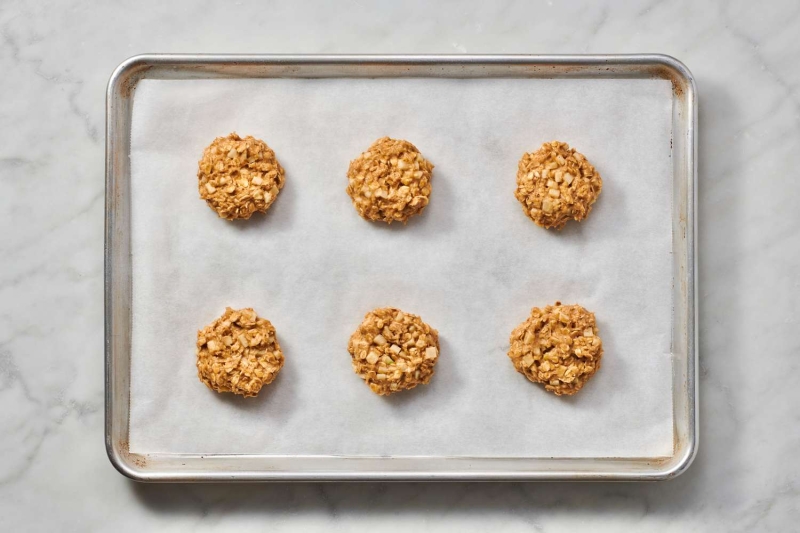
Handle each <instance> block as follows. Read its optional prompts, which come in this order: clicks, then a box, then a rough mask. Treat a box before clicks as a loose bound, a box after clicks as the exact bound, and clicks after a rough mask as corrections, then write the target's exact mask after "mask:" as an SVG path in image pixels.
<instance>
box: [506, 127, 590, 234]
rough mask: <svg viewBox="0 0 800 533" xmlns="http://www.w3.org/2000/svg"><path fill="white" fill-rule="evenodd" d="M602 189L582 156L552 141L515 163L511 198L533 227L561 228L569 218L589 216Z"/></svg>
mask: <svg viewBox="0 0 800 533" xmlns="http://www.w3.org/2000/svg"><path fill="white" fill-rule="evenodd" d="M602 188H603V180H602V179H601V178H600V174H598V173H597V171H596V170H595V168H594V167H593V166H592V165H591V164H590V163H589V162H588V161H587V160H586V158H585V157H584V156H583V154H581V153H579V152H576V151H575V149H574V148H570V147H569V145H568V144H567V143H562V142H559V141H552V142H549V143H544V144H543V145H542V147H541V148H539V149H538V150H536V151H535V152H532V153H526V154H524V155H523V156H522V159H520V160H519V169H518V170H517V190H516V191H515V192H514V196H516V197H517V200H519V202H520V203H521V204H522V209H523V210H524V211H525V214H526V215H528V217H530V219H531V220H533V221H534V222H536V224H538V225H539V226H541V227H543V228H556V229H561V228H563V227H564V224H566V223H567V221H568V220H569V219H574V220H578V221H580V220H583V219H584V218H586V217H587V216H589V212H590V211H591V210H592V204H593V203H594V202H595V200H597V197H598V196H599V195H600V190H601V189H602Z"/></svg>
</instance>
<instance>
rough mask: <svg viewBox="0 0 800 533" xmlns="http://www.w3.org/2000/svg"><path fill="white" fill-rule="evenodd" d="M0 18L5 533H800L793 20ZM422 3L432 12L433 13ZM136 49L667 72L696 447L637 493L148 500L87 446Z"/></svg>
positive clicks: (551, 486) (439, 488)
mask: <svg viewBox="0 0 800 533" xmlns="http://www.w3.org/2000/svg"><path fill="white" fill-rule="evenodd" d="M428 4H429V3H428V2H424V1H414V2H388V1H387V2H374V3H373V2H368V1H366V0H361V1H351V2H339V3H334V2H324V1H318V2H302V3H301V2H282V3H273V2H242V1H236V2H202V3H196V4H195V3H192V2H189V1H185V0H182V1H179V2H172V3H171V2H163V1H138V2H106V3H101V2H86V1H81V0H66V1H63V2H57V3H56V2H53V3H49V2H48V3H44V2H24V1H17V0H6V1H4V2H3V3H2V5H0V43H1V44H0V66H2V72H3V74H4V75H3V77H2V81H0V191H2V192H0V229H1V230H2V231H0V257H2V258H1V259H0V515H2V516H3V523H4V524H6V526H5V527H6V528H8V530H24V531H45V530H47V531H50V530H60V531H102V530H114V531H126V530H132V531H134V530H135V531H140V530H144V531H147V530H155V529H159V530H174V531H187V530H194V529H196V530H212V529H219V530H226V529H231V530H236V531H250V530H252V531H257V530H258V531H260V530H263V529H269V530H270V531H294V530H298V531H304V532H311V531H355V530H371V531H439V530H441V531H476V532H477V531H486V530H487V529H489V528H493V529H496V530H502V531H545V532H558V531H578V530H589V531H621V530H624V529H631V530H635V531H699V530H702V531H788V530H791V529H794V528H796V527H797V526H796V523H797V522H798V521H800V496H799V495H798V484H799V483H800V482H799V481H798V480H799V479H800V459H798V457H797V452H798V450H800V418H798V414H797V413H798V409H797V406H798V402H800V387H797V386H796V385H795V384H794V383H793V379H794V377H795V376H796V375H797V374H798V372H800V358H798V352H799V351H800V343H799V342H798V341H797V339H796V338H794V337H793V335H794V333H793V332H796V331H797V330H796V329H795V328H798V327H800V324H799V323H798V320H799V319H798V317H799V316H800V237H798V232H800V214H798V212H797V207H796V206H797V205H800V181H798V179H797V172H798V171H797V169H798V168H800V150H798V146H800V145H799V144H798V143H800V89H799V87H800V39H798V38H797V35H798V33H800V5H798V4H797V3H796V2H791V1H786V0H784V1H780V2H773V3H771V4H770V7H764V6H759V5H757V3H754V2H749V1H735V2H712V1H709V2H693V1H684V2H676V3H670V2H666V1H658V0H656V1H647V2H626V3H625V5H624V6H623V3H621V2H620V3H617V2H610V1H609V2H591V1H586V2H566V3H562V2H555V1H548V2H535V3H534V2H477V1H476V2H472V3H471V4H470V5H467V4H466V3H459V2H446V3H445V2H442V3H440V4H438V5H437V6H436V7H432V6H430V5H428ZM431 4H432V3H431ZM145 52H187V53H188V52H219V53H255V52H261V53H357V52H361V53H367V52H371V53H635V52H660V53H666V54H670V55H673V56H675V57H677V58H678V59H680V60H681V61H683V62H684V63H686V65H688V67H689V68H690V69H691V70H692V71H693V73H694V76H695V78H696V81H697V86H698V90H699V95H700V104H699V105H700V154H699V160H700V178H699V217H700V227H699V257H700V271H699V276H700V354H701V358H700V363H701V368H700V387H701V404H700V405H701V408H700V414H701V418H700V419H701V440H700V451H699V454H698V456H697V459H696V461H695V463H694V465H693V466H692V467H691V468H690V469H689V471H688V472H687V473H685V474H684V475H682V476H681V477H679V478H678V479H676V480H673V481H670V482H665V483H655V484H644V485H642V484H606V483H597V484H569V483H540V484H533V483H529V484H522V483H520V484H500V483H489V484H455V483H451V484H391V485H380V484H295V485H144V484H137V483H134V482H131V481H129V480H127V479H125V478H124V477H122V476H121V475H120V474H118V473H117V472H116V471H115V470H114V469H113V468H112V466H111V465H110V463H109V461H108V459H107V458H106V455H105V449H104V444H103V421H104V419H103V261H102V259H103V195H104V190H103V158H104V145H103V141H104V98H105V86H106V82H107V80H108V77H109V75H110V74H111V72H112V70H113V69H114V67H116V66H117V65H118V64H119V63H120V62H121V61H122V60H124V59H125V58H127V57H129V56H131V55H135V54H139V53H145Z"/></svg>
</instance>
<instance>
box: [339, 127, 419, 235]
mask: <svg viewBox="0 0 800 533" xmlns="http://www.w3.org/2000/svg"><path fill="white" fill-rule="evenodd" d="M432 171H433V165H432V164H431V163H430V162H429V161H428V160H426V159H425V158H424V157H422V154H421V153H419V150H417V148H416V147H415V146H414V145H413V144H411V143H410V142H408V141H402V140H395V139H390V138H389V137H382V138H380V139H378V140H377V141H375V142H374V143H372V146H370V147H369V149H368V150H367V151H366V152H364V153H363V154H361V155H360V156H358V157H357V158H356V159H354V160H353V161H351V162H350V168H349V169H348V170H347V194H348V195H350V199H351V200H352V201H353V206H355V208H356V211H358V214H359V215H361V216H362V217H363V218H365V219H367V220H380V221H383V222H387V223H389V224H391V223H392V222H394V221H400V222H403V223H405V222H407V221H408V219H409V218H410V217H412V216H414V215H417V214H419V213H421V212H422V210H423V209H425V206H426V205H428V202H429V201H430V196H431V172H432Z"/></svg>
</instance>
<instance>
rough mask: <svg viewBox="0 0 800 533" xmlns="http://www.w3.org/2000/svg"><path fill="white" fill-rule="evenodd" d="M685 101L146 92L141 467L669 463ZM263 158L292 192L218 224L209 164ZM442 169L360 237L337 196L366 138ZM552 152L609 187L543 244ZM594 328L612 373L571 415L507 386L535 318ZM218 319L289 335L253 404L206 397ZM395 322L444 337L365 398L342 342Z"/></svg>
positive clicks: (140, 151)
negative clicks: (246, 312) (512, 355)
mask: <svg viewBox="0 0 800 533" xmlns="http://www.w3.org/2000/svg"><path fill="white" fill-rule="evenodd" d="M671 102H672V90H671V86H670V83H669V82H668V81H665V80H652V79H636V80H630V79H605V80H590V79H580V80H579V79H560V80H544V79H459V80H448V79H373V80H367V79H262V80H185V81H183V80H143V81H141V82H140V83H139V85H138V86H137V89H136V93H135V97H134V106H133V116H132V133H131V173H132V174H131V210H132V215H131V217H132V218H131V238H132V269H133V270H132V272H133V274H132V276H133V278H132V287H133V298H132V324H133V332H132V339H131V408H130V409H131V410H130V451H131V452H133V453H159V452H160V453H206V454H213V453H226V454H230V453H252V454H275V455H287V454H291V455H303V454H332V455H373V456H374V455H379V456H380V455H444V456H490V457H495V456H515V457H523V456H524V457H551V456H557V457H656V456H668V455H671V454H672V450H673V434H672V431H673V420H672V398H671V395H672V390H671V384H672V375H671V373H672V368H671V364H670V358H671V355H670V336H671V327H672V290H671V289H672V271H671V268H672V258H671V255H670V251H671V211H670V207H671V204H670V202H671V187H672V172H673V168H672V161H671V159H670V151H671V149H670V139H671V133H672V132H671V124H672V115H671V105H672V104H671ZM231 131H237V132H238V133H240V134H242V135H246V134H252V135H254V136H256V137H259V138H262V139H264V140H265V141H266V142H267V143H268V144H269V145H270V146H271V147H272V148H273V149H275V151H276V153H277V156H278V158H279V160H280V162H281V164H282V165H283V166H284V167H285V168H286V176H287V184H286V187H285V188H284V190H283V191H282V192H281V194H280V196H279V197H278V200H277V201H276V203H275V204H274V205H273V206H272V208H271V209H270V212H269V213H268V214H267V215H264V216H259V215H256V216H255V217H254V218H253V219H251V220H250V221H247V222H238V223H230V222H226V221H224V220H221V219H219V218H218V217H217V216H216V214H215V213H214V212H213V211H212V210H210V209H209V208H208V207H207V206H206V205H205V203H204V202H202V201H201V200H199V198H198V195H197V188H196V177H195V174H196V167H197V160H198V159H199V157H200V155H201V153H202V150H203V148H204V147H205V146H206V145H207V144H208V143H209V142H210V141H211V140H212V139H213V138H214V137H215V136H219V135H226V134H227V133H229V132H231ZM382 135H390V136H393V137H399V138H405V139H408V140H411V141H412V142H413V143H415V144H416V145H417V147H418V148H419V149H420V150H421V151H422V152H423V154H424V155H425V156H426V157H427V158H429V159H430V160H431V161H432V162H433V163H434V164H435V165H436V168H435V170H434V178H433V187H434V190H433V194H432V201H431V204H430V206H429V207H428V208H427V209H426V211H425V213H424V214H423V215H422V216H421V217H418V218H417V219H414V220H412V221H411V222H410V223H409V224H408V225H407V226H405V227H403V226H401V225H392V226H391V227H386V226H384V225H376V224H370V223H367V222H365V221H363V220H362V219H361V218H359V217H358V215H357V214H356V212H355V210H354V209H353V208H352V206H351V204H350V201H349V198H348V197H347V195H346V194H345V193H344V187H345V186H346V178H345V172H346V169H347V165H348V162H349V160H350V159H352V158H353V157H355V156H357V155H358V154H359V153H360V152H361V151H363V150H365V149H366V148H367V146H368V145H369V144H370V143H371V142H372V141H373V140H374V139H375V138H377V137H380V136H382ZM551 139H560V140H564V141H567V142H570V143H571V144H572V145H574V146H576V147H577V148H578V149H579V150H580V151H582V152H583V153H584V154H585V155H586V156H587V157H588V158H589V159H590V160H591V161H592V162H593V164H594V165H595V166H596V167H597V169H598V170H599V171H600V172H601V174H602V176H603V178H604V188H603V193H602V194H601V197H600V200H599V201H598V203H597V204H596V206H595V209H594V211H593V212H592V215H591V216H590V217H589V219H588V220H587V221H585V222H584V223H582V224H580V225H578V224H569V225H568V226H567V228H566V229H565V230H564V231H562V232H561V233H556V232H551V231H545V230H542V229H541V228H538V227H537V226H535V225H534V224H533V223H532V222H530V221H529V220H528V219H527V218H526V217H525V216H524V214H523V213H522V210H521V208H520V207H519V204H518V203H517V201H516V199H515V198H514V196H513V189H514V179H515V174H516V164H517V161H518V160H519V157H520V155H521V154H522V153H523V152H524V151H526V150H531V149H535V148H537V147H538V146H539V145H540V144H541V142H544V141H547V140H551ZM556 299H560V300H561V301H563V302H565V303H573V302H578V303H581V304H582V305H584V306H585V307H587V308H589V309H591V310H593V311H595V313H596V314H597V318H598V321H599V327H600V333H601V335H602V337H603V341H604V346H605V356H604V359H603V367H602V368H601V370H600V371H599V372H598V373H597V375H596V376H595V377H594V378H593V380H592V381H591V382H590V383H589V384H588V385H587V386H586V388H585V389H584V390H582V391H581V393H580V394H578V395H577V396H576V397H572V398H559V397H555V396H553V395H551V394H549V393H546V392H544V391H543V390H542V389H541V387H539V386H537V385H534V384H531V383H529V382H528V381H527V380H526V379H525V378H524V377H522V376H521V375H519V374H517V373H516V372H515V371H514V369H513V367H512V365H511V363H510V361H509V360H508V358H507V356H506V355H505V352H506V350H507V347H508V346H507V345H508V335H509V333H510V331H511V329H513V327H514V326H515V325H517V324H518V323H519V322H521V321H522V320H524V319H525V317H526V316H527V313H528V312H529V310H530V307H531V306H533V305H545V304H547V303H552V302H553V301H555V300H556ZM226 305H230V306H233V307H244V306H251V307H254V308H255V309H256V310H257V311H258V312H259V314H261V315H263V316H265V317H267V318H269V319H270V320H271V321H272V322H273V324H274V325H275V327H276V328H277V331H278V336H279V339H280V342H281V344H282V346H283V348H284V352H285V354H286V359H287V360H286V365H285V367H284V369H283V370H282V372H281V374H280V375H279V377H278V379H277V380H276V381H275V382H274V383H273V384H272V385H270V386H269V387H267V388H266V389H264V391H262V394H261V395H260V396H259V397H258V398H256V399H243V398H238V397H231V395H218V394H216V393H214V392H212V391H210V390H208V389H207V388H206V387H205V386H204V385H202V384H201V383H200V382H199V381H198V380H197V378H196V369H195V365H194V342H195V336H196V331H197V329H198V328H200V327H202V326H203V325H205V324H207V323H208V322H210V321H211V320H213V319H214V318H216V317H217V316H218V315H219V314H221V312H222V311H223V309H224V307H225V306H226ZM386 305H393V306H397V307H400V308H402V309H404V310H407V311H409V312H413V313H416V314H419V315H421V316H422V317H423V319H424V320H425V321H427V322H428V323H429V324H431V325H432V326H433V327H435V328H437V329H438V330H439V332H440V335H441V343H442V353H441V357H440V360H439V363H438V365H437V372H436V375H435V376H434V379H433V381H432V382H431V384H430V385H429V386H427V387H422V388H417V389H415V390H413V391H409V392H407V393H403V394H399V395H396V396H394V397H388V398H380V397H377V396H375V395H374V394H373V393H371V392H370V391H369V389H368V388H367V387H366V386H365V385H364V384H363V383H362V382H361V381H360V380H359V379H358V378H357V377H356V376H355V375H354V374H353V372H352V370H351V368H350V362H349V359H350V357H349V354H348V353H347V351H346V346H347V339H348V337H349V335H350V334H351V333H352V331H353V330H354V329H355V327H356V326H357V325H358V323H359V322H360V321H361V319H362V317H363V315H364V313H365V312H366V311H368V310H369V309H371V308H373V307H378V306H386Z"/></svg>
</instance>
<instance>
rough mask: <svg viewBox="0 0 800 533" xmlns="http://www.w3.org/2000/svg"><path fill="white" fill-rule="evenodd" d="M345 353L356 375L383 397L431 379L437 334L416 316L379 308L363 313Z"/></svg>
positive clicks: (436, 354) (436, 353)
mask: <svg viewBox="0 0 800 533" xmlns="http://www.w3.org/2000/svg"><path fill="white" fill-rule="evenodd" d="M347 351H349V352H350V356H351V357H352V363H353V370H355V372H356V374H358V375H359V376H360V377H361V378H362V379H363V380H364V381H366V383H367V385H369V388H370V389H372V392H374V393H376V394H379V395H381V396H383V395H386V394H391V393H393V392H397V391H401V390H406V389H413V388H414V387H416V386H417V385H419V384H420V383H422V384H426V383H428V382H429V381H430V380H431V376H433V367H434V365H436V361H437V359H438V358H439V335H438V332H437V331H436V330H435V329H433V328H432V327H430V326H429V325H428V324H426V323H425V322H423V321H422V319H421V318H420V317H418V316H417V315H412V314H409V313H404V312H403V311H401V310H399V309H396V308H394V307H383V308H380V309H375V310H373V311H370V312H369V313H367V315H366V316H365V317H364V321H363V322H362V323H361V325H360V326H358V329H357V330H356V331H355V333H353V335H352V336H351V337H350V342H349V344H348V346H347Z"/></svg>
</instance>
